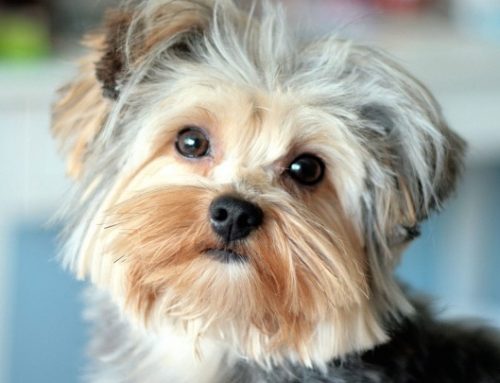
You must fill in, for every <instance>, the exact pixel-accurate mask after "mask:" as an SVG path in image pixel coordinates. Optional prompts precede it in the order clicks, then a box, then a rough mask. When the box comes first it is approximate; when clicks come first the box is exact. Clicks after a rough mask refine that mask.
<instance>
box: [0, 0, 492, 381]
mask: <svg viewBox="0 0 500 383" xmlns="http://www.w3.org/2000/svg"><path fill="white" fill-rule="evenodd" d="M283 3H284V4H285V7H286V8H288V11H289V13H290V15H291V17H292V18H294V19H295V20H296V22H297V23H299V24H302V25H304V26H308V27H306V28H305V30H306V32H305V33H308V34H311V35H313V34H317V33H319V34H321V33H324V32H326V31H330V30H336V31H337V32H338V33H339V34H340V35H344V36H348V37H353V38H355V39H357V40H360V41H363V42H366V43H369V44H374V45H376V46H379V47H381V48H383V49H385V50H387V51H389V52H390V53H391V55H392V56H394V57H396V58H397V59H398V60H399V61H400V62H401V63H402V64H403V65H405V66H406V67H408V68H409V69H410V70H411V71H412V72H413V73H414V74H415V75H416V76H417V77H418V78H420V79H421V80H422V81H423V82H424V83H425V84H426V85H428V86H429V87H430V89H431V90H432V91H433V92H434V93H435V95H436V96H437V98H438V100H440V101H441V103H442V105H443V109H444V112H445V114H446V116H447V117H448V120H449V122H450V125H451V126H452V127H453V128H454V129H456V130H457V131H458V132H459V133H460V134H461V135H462V136H463V137H465V138H466V139H467V141H468V142H469V144H470V150H469V156H468V160H467V171H466V174H465V177H464V179H463V182H462V183H461V186H460V188H459V193H458V195H457V197H456V198H454V199H453V200H452V201H451V202H449V203H448V206H447V209H446V210H445V212H444V213H443V214H442V215H440V216H437V217H434V218H432V219H431V220H430V221H429V222H427V223H426V224H425V226H424V228H423V237H422V238H421V239H420V240H418V241H417V242H416V243H415V244H414V245H413V246H412V247H411V248H410V249H409V251H408V252H407V254H406V257H405V258H404V260H403V262H402V264H401V266H400V268H399V270H398V273H399V274H400V275H401V276H402V278H404V279H405V280H407V281H408V282H409V283H410V284H411V285H412V286H413V287H414V288H415V289H417V290H419V291H422V292H424V293H429V294H432V295H433V296H435V297H436V299H435V302H436V305H437V307H438V308H439V310H440V312H442V315H444V316H451V317H455V316H466V317H476V316H481V317H483V318H485V320H486V322H488V323H490V324H496V325H499V326H500V275H499V274H500V1H498V0H357V1H356V0H353V1H348V0H344V1H342V0H308V1H306V0H289V1H286V0H284V1H283ZM111 4H112V2H111V1H108V0H86V1H74V0H0V185H1V186H0V383H30V382H36V383H59V382H60V383H71V382H77V381H79V379H78V376H79V374H80V373H81V371H82V368H83V365H84V358H85V357H84V344H85V339H86V336H87V334H86V332H87V329H86V326H85V324H84V323H83V321H82V320H81V314H80V312H81V307H82V304H81V301H82V300H81V291H82V289H83V287H84V286H83V284H80V283H77V282H75V281H73V279H72V277H71V276H69V275H67V274H66V273H65V272H63V271H62V270H60V267H59V265H58V264H57V262H56V261H55V260H54V257H55V254H56V232H57V227H51V226H48V225H47V221H48V219H49V218H50V217H51V215H52V214H53V212H54V210H55V209H56V208H57V207H58V204H59V201H60V200H61V198H62V197H63V196H64V194H65V191H66V190H67V187H68V181H67V180H65V176H64V169H63V165H62V161H61V160H60V159H59V158H58V157H57V155H56V148H55V146H54V144H53V142H52V141H51V138H50V134H49V121H50V104H51V102H52V101H53V100H54V97H55V90H56V89H57V88H58V87H59V86H60V85H61V84H63V83H64V82H65V81H66V80H68V79H70V78H71V76H72V75H73V74H74V73H75V65H74V62H75V59H76V58H77V57H78V56H79V55H80V54H81V48H80V47H79V45H78V40H79V36H80V35H81V34H82V33H83V32H84V31H87V30H89V29H91V28H93V27H94V26H96V25H97V24H98V21H99V18H100V17H101V15H102V13H103V10H104V9H105V8H107V7H109V6H110V5H111ZM311 26H312V27H311Z"/></svg>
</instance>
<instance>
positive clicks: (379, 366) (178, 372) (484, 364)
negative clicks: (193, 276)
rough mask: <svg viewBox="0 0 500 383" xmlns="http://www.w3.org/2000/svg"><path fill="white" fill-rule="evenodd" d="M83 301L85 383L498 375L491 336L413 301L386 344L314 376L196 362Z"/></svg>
mask: <svg viewBox="0 0 500 383" xmlns="http://www.w3.org/2000/svg"><path fill="white" fill-rule="evenodd" d="M89 299H90V300H91V302H89V303H91V304H90V306H89V307H90V309H89V310H88V311H87V319H89V320H90V321H92V322H93V323H94V326H95V328H94V331H95V333H94V337H93V342H92V343H91V352H92V355H93V358H94V359H93V365H92V370H91V371H90V372H89V376H88V379H87V380H88V381H91V382H92V383H109V382H121V383H138V382H141V383H142V382H147V383H165V382H174V383H194V382H196V383H235V382H237V383H297V382H301V383H317V382H325V383H350V382H356V383H360V382H363V383H380V382H384V383H399V382H408V381H412V382H413V381H415V382H417V381H418V382H426V383H427V382H439V383H471V382H490V381H491V382H493V381H497V380H495V379H496V378H495V377H498V376H500V364H499V363H498V361H500V348H499V347H498V345H499V344H500V339H499V335H498V333H496V332H493V331H490V330H488V329H485V328H479V327H474V326H470V325H463V324H457V323H455V324H452V323H442V322H440V321H436V320H435V319H433V316H432V314H431V313H430V312H429V310H428V308H427V307H426V305H424V304H421V303H418V302H414V304H415V305H416V314H415V316H413V317H412V318H407V319H404V320H403V321H402V322H400V323H398V324H397V325H395V326H394V328H393V330H392V331H391V334H390V335H391V340H390V341H389V342H387V343H386V344H383V345H380V346H378V347H375V348H374V349H372V350H369V351H366V352H364V353H360V354H358V353H354V354H350V355H347V356H345V357H344V358H342V360H333V361H331V362H330V363H329V364H328V366H327V370H326V371H320V370H316V369H310V368H306V367H304V366H299V365H291V364H290V365H288V366H285V367H280V368H273V369H272V370H264V369H262V368H260V367H259V366H257V365H255V364H254V363H252V362H250V361H248V360H245V359H244V358H242V357H238V356H237V355H235V354H234V353H232V352H231V351H230V350H229V349H228V348H227V347H225V346H224V345H223V344H222V343H217V342H210V341H204V342H202V343H200V347H199V351H200V355H197V354H196V352H195V350H194V347H193V341H192V340H190V339H188V338H186V337H183V336H181V335H179V333H178V332H177V331H169V330H168V329H165V331H164V332H162V334H161V335H152V334H149V333H146V332H145V331H142V330H139V329H137V328H134V327H133V326H132V325H131V324H130V323H129V322H128V321H127V320H126V319H125V318H123V317H122V315H121V314H120V311H119V309H118V308H117V306H115V304H114V303H112V302H111V300H110V299H109V297H108V296H107V295H106V294H104V293H101V292H97V291H95V290H92V291H91V294H89ZM464 361H467V362H466V363H465V362H464ZM476 378H477V379H476ZM491 379H494V380H491Z"/></svg>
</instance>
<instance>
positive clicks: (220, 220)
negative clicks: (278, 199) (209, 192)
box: [210, 196, 264, 243]
mask: <svg viewBox="0 0 500 383" xmlns="http://www.w3.org/2000/svg"><path fill="white" fill-rule="evenodd" d="M263 215H264V214H263V213H262V210H261V208H260V207H258V206H257V205H254V204H253V203H251V202H248V201H245V200H243V199H239V198H236V197H231V196H221V197H218V198H216V199H215V200H213V201H212V203H211V204H210V222H211V223H212V228H213V230H214V231H215V232H216V233H217V234H218V235H219V236H220V237H221V238H222V239H223V240H224V241H225V242H226V243H229V242H232V241H236V240H237V239H242V238H245V237H246V236H247V235H248V234H250V232H251V231H252V230H254V229H256V228H258V227H259V226H260V225H261V224H262V217H263Z"/></svg>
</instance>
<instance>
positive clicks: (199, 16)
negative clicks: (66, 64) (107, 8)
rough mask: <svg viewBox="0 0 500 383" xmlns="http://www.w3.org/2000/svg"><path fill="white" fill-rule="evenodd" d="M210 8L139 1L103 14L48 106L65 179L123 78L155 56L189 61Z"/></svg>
mask: <svg viewBox="0 0 500 383" xmlns="http://www.w3.org/2000/svg"><path fill="white" fill-rule="evenodd" d="M160 3H161V2H160ZM150 4H152V5H151V6H150ZM213 6H214V2H213V1H212V0H183V1H171V2H166V3H163V4H155V3H153V2H151V3H150V2H144V6H142V7H138V8H133V9H123V10H119V11H113V12H109V13H108V14H107V17H106V19H105V22H104V26H103V27H102V28H101V29H100V30H99V31H98V32H97V33H94V34H92V35H89V36H87V37H86V38H85V39H84V45H85V46H86V47H87V48H89V49H90V53H89V54H88V55H87V56H86V57H85V58H84V59H83V60H82V61H81V65H80V70H79V73H78V76H77V77H76V79H75V80H73V81H72V82H71V83H69V84H68V85H66V86H65V87H63V88H62V89H61V90H60V91H59V99H58V100H57V102H56V103H55V105H54V108H53V121H52V132H53V135H54V136H55V138H56V140H57V141H59V143H60V146H61V148H62V149H61V150H62V152H63V154H64V155H65V156H66V158H67V172H68V173H69V175H70V176H71V177H73V178H79V177H80V175H81V174H82V172H83V171H84V169H85V165H84V164H85V157H86V154H87V153H88V152H89V151H91V150H92V145H93V143H94V141H95V139H96V137H97V136H98V134H99V132H100V131H101V130H102V128H103V127H104V126H105V124H106V121H107V118H108V116H109V114H110V112H111V110H112V109H113V107H114V106H115V105H116V103H117V100H118V99H119V97H120V96H121V93H122V91H123V89H125V88H126V86H127V83H128V81H129V79H130V78H131V77H132V76H133V75H134V74H137V73H139V72H140V71H141V68H144V67H145V66H147V65H148V60H151V59H152V58H154V57H155V56H156V55H158V54H159V53H160V52H161V53H168V55H167V56H168V58H169V59H174V58H175V59H189V56H190V49H191V47H192V44H193V43H194V41H195V40H196V39H198V40H199V39H200V37H201V36H202V35H203V31H204V30H206V29H207V28H208V26H209V24H210V22H211V20H212V17H213Z"/></svg>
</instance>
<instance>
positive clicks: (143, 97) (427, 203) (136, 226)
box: [54, 0, 464, 364]
mask: <svg viewBox="0 0 500 383" xmlns="http://www.w3.org/2000/svg"><path fill="white" fill-rule="evenodd" d="M261 13H262V14H263V16H262V17H260V18H258V19H257V18H251V17H250V15H248V14H246V13H245V12H244V11H242V10H240V9H238V8H237V7H236V6H235V5H234V4H233V3H232V2H231V1H229V0H228V1H220V2H219V3H218V4H217V5H214V4H213V2H211V1H208V0H206V1H202V0H183V1H167V0H163V1H156V2H145V3H144V5H143V6H138V7H136V8H131V9H127V10H123V11H122V12H120V13H114V14H112V15H110V17H109V20H108V23H107V24H106V28H104V30H103V32H102V33H101V34H99V35H96V36H94V37H93V38H92V39H91V41H90V45H91V47H92V48H93V53H91V54H90V55H89V57H88V58H87V59H86V61H84V63H83V65H82V70H81V73H80V75H79V77H78V78H77V79H76V80H75V81H74V82H73V83H71V84H69V85H68V86H67V87H66V88H64V89H63V90H62V97H61V100H60V101H59V102H58V103H57V105H56V107H55V115H54V133H55V135H56V137H57V138H58V139H59V140H60V141H61V142H62V143H63V145H64V148H65V151H66V153H67V155H68V165H69V171H70V173H71V175H72V176H73V177H74V178H75V193H74V198H73V199H71V201H70V203H69V204H68V207H67V208H66V210H65V213H66V215H67V216H68V219H69V223H68V228H67V231H68V233H67V234H68V239H67V242H66V249H65V254H64V262H65V263H66V265H68V266H69V267H70V268H71V269H72V270H73V271H74V272H75V273H76V274H77V275H78V276H80V277H88V278H89V279H91V280H92V281H93V282H94V283H95V284H97V285H98V286H100V287H101V288H103V289H107V290H108V291H110V293H111V295H112V296H113V298H114V300H115V301H116V302H117V303H118V304H119V305H120V307H121V308H122V309H123V310H124V312H125V313H127V315H128V316H129V317H130V318H131V319H132V320H133V322H134V323H139V324H142V325H144V326H146V327H147V328H148V329H150V330H151V331H161V328H162V327H163V326H166V325H169V326H171V325H173V326H178V328H179V331H187V333H189V334H191V335H192V336H193V337H195V338H203V337H209V338H213V339H221V340H224V341H225V342H228V343H229V344H231V345H232V346H233V347H234V348H236V349H237V350H238V351H240V352H241V353H242V354H244V355H245V356H247V357H250V358H253V359H255V360H257V361H259V362H274V363H279V362H281V361H282V360H284V359H292V360H296V361H300V362H302V363H306V364H307V363H316V364H321V363H323V362H325V361H327V360H329V359H331V358H332V357H335V356H341V355H343V354H345V353H348V352H351V351H357V350H363V349H367V348H369V347H372V346H373V345H375V344H378V343H381V342H383V341H384V340H385V339H386V331H385V328H384V326H385V325H386V324H387V323H388V322H390V321H391V320H394V319H396V318H397V317H398V316H400V315H401V314H407V313H409V312H411V306H410V305H409V303H408V302H407V301H406V299H405V298H404V295H403V294H402V293H401V291H400V289H399V287H398V285H397V284H396V283H395V281H394V279H393V277H392V271H393V268H394V265H395V264H396V263H397V260H398V256H399V253H400V252H401V250H402V249H403V248H404V247H405V245H406V244H407V243H408V242H409V241H410V240H411V239H412V238H413V236H414V235H415V233H416V231H417V229H418V224H419V222H420V221H421V220H423V219H424V218H425V217H426V216H427V215H428V213H429V212H430V211H431V210H433V209H435V208H436V207H439V205H440V203H441V202H442V201H443V200H444V199H445V198H446V197H447V195H448V194H449V193H450V191H451V190H452V189H453V186H454V184H455V179H456V177H457V174H458V173H459V169H460V164H461V159H462V154H463V148H464V144H463V142H462V141H461V140H460V138H458V137H457V136H456V135H455V134H454V133H452V132H451V131H450V130H449V129H448V128H447V126H446V124H445V122H444V121H443V119H442V116H441V113H440V111H439V108H438V106H437V104H436V103H435V101H434V99H433V98H432V97H431V96H430V95H429V93H428V92H427V91H426V90H425V88H423V87H422V85H421V84H419V83H418V82H417V81H416V80H414V79H413V78H412V77H411V76H409V75H408V74H407V73H406V72H404V71H403V70H402V69H401V68H399V67H398V66H397V65H396V64H395V63H394V62H392V61H391V60H390V59H388V58H387V57H386V56H384V55H383V54H381V53H379V52H377V51H374V50H371V49H368V48H365V47H361V46H357V45H354V44H352V43H349V42H346V41H342V40H339V39H333V38H332V39H326V40H323V41H319V42H318V41H317V42H314V43H312V44H303V43H296V42H294V41H293V40H292V39H291V38H290V37H289V34H288V33H287V31H286V27H285V26H283V25H282V23H283V19H282V17H281V16H280V14H279V12H277V11H276V10H275V9H274V8H272V7H269V6H264V8H263V11H262V12H261ZM95 63H97V65H94V64H95Z"/></svg>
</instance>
